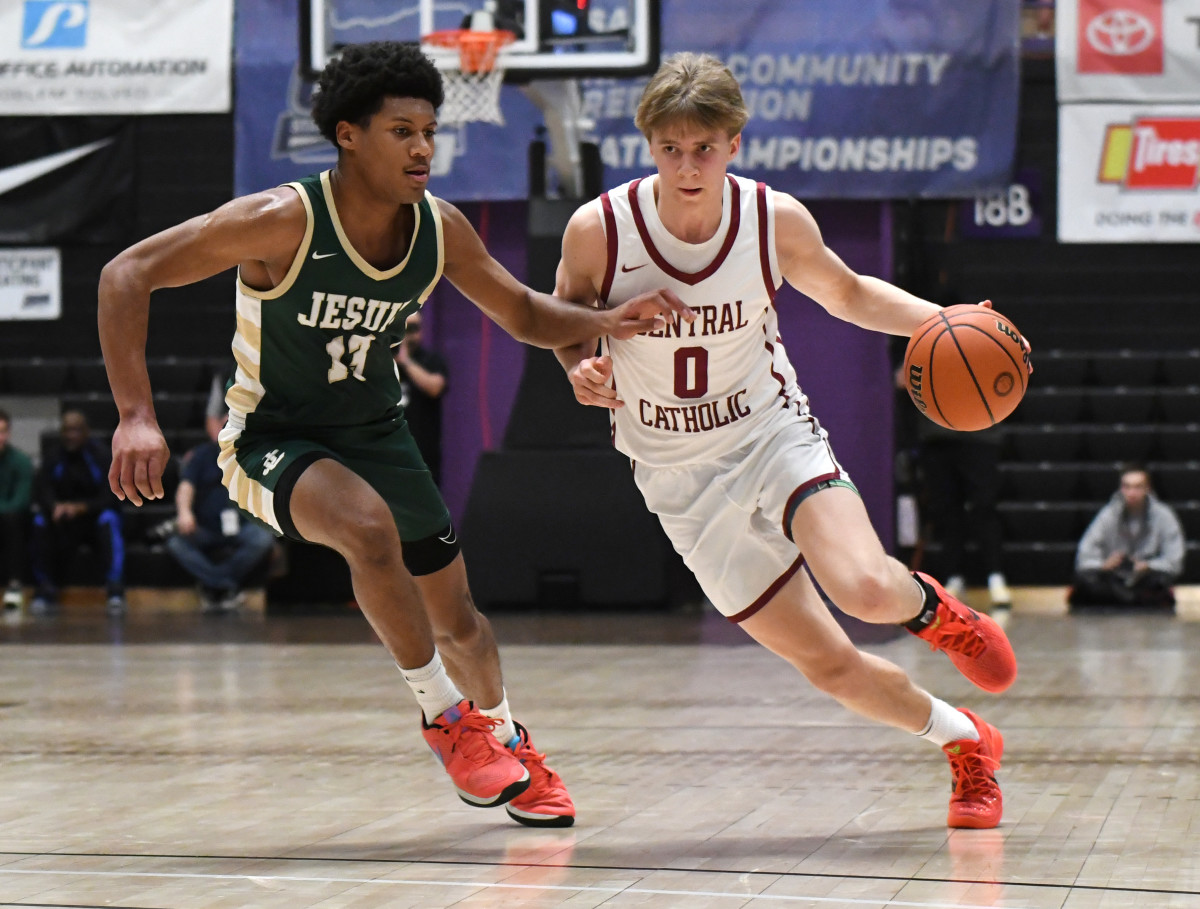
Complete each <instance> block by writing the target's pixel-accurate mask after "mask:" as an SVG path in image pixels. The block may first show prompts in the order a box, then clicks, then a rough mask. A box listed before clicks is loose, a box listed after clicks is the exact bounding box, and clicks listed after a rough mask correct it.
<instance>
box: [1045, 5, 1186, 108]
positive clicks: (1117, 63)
mask: <svg viewBox="0 0 1200 909" xmlns="http://www.w3.org/2000/svg"><path fill="white" fill-rule="evenodd" d="M1055 10H1056V11H1055V34H1056V37H1055V59H1056V68H1057V83H1058V100H1059V101H1063V102H1070V101H1133V102H1163V101H1166V102H1174V101H1184V102H1200V0H1058V3H1057V6H1056V7H1055Z"/></svg>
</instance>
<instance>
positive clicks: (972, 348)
mask: <svg viewBox="0 0 1200 909" xmlns="http://www.w3.org/2000/svg"><path fill="white" fill-rule="evenodd" d="M1028 360H1029V354H1028V353H1026V351H1025V348H1024V347H1022V346H1021V333H1020V332H1018V331H1017V329H1016V327H1015V326H1014V325H1013V324H1012V322H1010V321H1008V319H1006V318H1004V316H1002V315H1000V313H998V312H996V311H994V310H991V309H987V308H985V307H983V306H975V305H971V304H962V305H958V306H948V307H946V308H945V309H943V310H942V311H941V312H939V313H937V314H936V315H933V316H930V317H929V318H928V319H926V320H925V321H924V322H922V323H921V324H920V325H919V326H917V330H916V331H915V332H913V336H912V337H911V338H910V339H909V342H908V349H907V350H906V351H905V352H904V381H905V387H906V388H908V396H909V397H910V398H912V401H913V403H914V404H916V405H917V409H918V410H919V411H921V413H923V414H925V416H927V417H929V419H931V420H933V422H935V423H937V424H938V425H939V426H945V427H946V428H947V429H957V430H960V431H963V432H973V431H975V430H977V429H987V428H988V427H989V426H995V425H996V424H997V423H999V422H1000V421H1001V420H1003V419H1004V418H1005V417H1007V416H1008V415H1009V414H1010V413H1012V412H1013V411H1014V410H1015V409H1016V407H1017V405H1018V404H1020V403H1021V398H1022V397H1024V396H1025V388H1026V385H1027V384H1028V382H1029V369H1028V366H1027V364H1028Z"/></svg>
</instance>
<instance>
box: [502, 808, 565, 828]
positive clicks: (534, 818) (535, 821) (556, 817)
mask: <svg viewBox="0 0 1200 909" xmlns="http://www.w3.org/2000/svg"><path fill="white" fill-rule="evenodd" d="M504 810H505V811H507V812H508V816H509V817H510V818H512V819H513V820H514V821H516V822H517V823H518V824H524V825H525V826H526V827H570V826H572V825H573V824H574V823H575V815H573V814H532V813H531V812H528V811H522V810H521V809H520V808H514V807H513V806H512V805H505V806H504Z"/></svg>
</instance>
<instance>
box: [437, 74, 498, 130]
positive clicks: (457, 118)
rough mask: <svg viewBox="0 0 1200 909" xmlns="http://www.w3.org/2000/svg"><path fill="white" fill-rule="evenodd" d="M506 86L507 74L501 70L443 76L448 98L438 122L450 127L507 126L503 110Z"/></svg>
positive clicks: (440, 112)
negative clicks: (469, 125) (450, 125)
mask: <svg viewBox="0 0 1200 909" xmlns="http://www.w3.org/2000/svg"><path fill="white" fill-rule="evenodd" d="M503 82H504V70H502V69H500V68H499V67H495V68H493V69H491V70H488V71H486V72H479V73H465V72H462V71H461V70H449V71H446V72H443V73H442V87H443V88H444V89H445V92H446V98H445V100H444V101H443V102H442V106H441V108H440V109H439V110H438V119H439V120H441V121H442V122H443V123H449V124H458V123H470V122H485V123H495V124H497V125H499V126H503V125H504V114H503V113H502V112H501V110H500V86H501V85H502V84H503Z"/></svg>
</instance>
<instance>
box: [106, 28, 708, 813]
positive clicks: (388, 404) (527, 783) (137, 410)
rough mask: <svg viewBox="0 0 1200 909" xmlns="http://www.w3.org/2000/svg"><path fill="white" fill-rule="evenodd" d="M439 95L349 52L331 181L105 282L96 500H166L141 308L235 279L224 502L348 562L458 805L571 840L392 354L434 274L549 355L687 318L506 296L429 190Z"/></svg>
mask: <svg viewBox="0 0 1200 909" xmlns="http://www.w3.org/2000/svg"><path fill="white" fill-rule="evenodd" d="M442 98H443V95H442V80H441V75H440V73H439V72H438V70H437V68H436V67H435V66H434V65H433V64H432V63H431V62H430V61H429V60H428V59H427V58H426V57H425V56H424V55H423V54H421V52H420V50H419V49H417V48H415V47H412V46H410V45H403V44H400V43H396V42H376V43H372V44H366V45H358V46H353V47H349V48H347V49H346V50H345V51H344V53H343V54H342V55H341V56H340V57H339V58H338V59H336V60H334V61H332V62H330V64H329V65H328V66H327V67H326V68H325V70H324V72H323V73H322V74H321V77H320V85H319V92H318V94H317V95H316V98H315V101H314V105H313V119H314V120H315V121H316V123H317V125H318V126H319V127H320V129H321V131H322V133H323V134H324V135H325V136H326V137H327V138H328V139H329V140H330V141H331V142H333V143H334V145H335V146H336V148H337V150H338V161H337V165H336V166H335V167H334V168H333V169H332V170H330V171H327V172H325V173H322V174H319V175H316V176H312V177H308V178H305V179H303V180H300V181H298V182H297V183H291V184H288V185H286V186H282V187H276V188H274V189H269V190H266V191H264V192H260V193H255V194H252V195H248V196H244V197H241V198H238V199H234V200H233V201H231V202H229V203H227V204H226V205H223V206H221V207H220V208H218V209H217V210H216V211H213V212H211V213H209V214H207V215H202V216H200V217H196V218H193V219H191V220H189V221H186V222H184V223H183V224H180V225H178V226H176V227H172V228H170V229H168V230H165V231H163V232H161V233H159V234H156V235H154V236H152V237H149V238H148V239H146V240H143V241H142V242H140V243H138V244H136V245H134V246H132V247H130V248H129V249H127V250H125V251H124V252H123V253H121V254H120V255H118V256H117V257H116V258H115V259H113V260H112V261H111V262H110V263H109V264H108V265H107V266H106V267H105V268H104V271H103V273H102V275H101V279H100V289H99V325H100V341H101V346H102V348H103V351H104V359H105V362H106V364H107V366H108V375H109V382H110V384H111V386H112V390H113V396H114V398H115V400H116V404H117V408H118V410H119V413H120V423H119V425H118V427H117V430H116V433H115V434H114V436H113V461H112V469H111V471H110V474H109V482H110V484H111V486H112V488H113V491H114V492H115V493H116V494H117V495H118V496H120V497H121V498H122V499H128V500H129V501H131V502H133V503H134V504H135V505H140V504H141V503H142V501H143V500H144V499H148V498H160V497H161V496H162V494H163V487H162V473H163V468H164V466H165V465H166V462H167V458H168V450H167V445H166V442H165V441H164V439H163V435H162V432H161V431H160V429H159V426H158V423H157V420H156V418H155V415H154V409H153V403H152V397H151V389H150V383H149V379H148V377H147V370H146V360H145V345H146V333H147V322H148V309H149V303H150V296H151V293H152V292H153V291H154V290H156V289H158V288H162V287H177V286H179V285H183V284H189V283H192V282H195V281H199V280H201V279H203V278H206V277H209V276H211V275H214V274H217V273H219V272H221V271H224V270H226V269H228V268H232V267H234V266H236V267H237V268H238V277H237V333H236V335H235V336H234V340H233V353H234V356H235V358H236V360H237V370H236V372H235V375H234V378H233V382H232V383H231V385H230V387H229V390H228V392H227V394H226V398H225V400H226V404H227V405H228V407H229V422H228V425H227V426H226V428H225V430H224V431H223V432H222V433H221V437H220V442H221V455H220V464H221V467H222V470H223V473H224V482H225V485H226V486H227V487H228V488H229V494H230V498H231V499H233V500H234V501H235V502H237V504H238V505H239V507H241V508H242V509H243V510H244V511H246V512H248V513H249V514H251V515H253V516H254V517H255V518H257V519H258V520H260V521H262V522H263V523H265V524H267V525H269V526H270V527H272V528H273V529H274V530H275V531H276V532H277V533H279V534H282V535H284V536H287V537H289V538H292V539H296V540H304V541H309V542H312V543H318V544H322V545H325V546H328V547H330V548H332V549H334V550H336V551H337V552H339V553H340V554H341V555H342V556H344V557H345V559H346V561H347V562H348V564H349V566H350V573H351V578H352V582H353V585H354V593H355V597H356V598H357V600H358V603H359V605H360V606H361V608H362V611H363V613H364V614H365V615H366V617H367V619H368V620H369V621H370V623H371V625H372V627H373V628H374V629H375V631H376V633H377V634H378V635H379V638H380V639H381V640H382V642H383V644H384V646H386V647H387V649H388V651H389V652H390V653H391V655H392V657H393V658H394V659H395V661H396V663H397V665H398V666H399V667H400V669H401V672H402V674H403V675H404V678H405V679H406V681H408V683H409V685H410V686H411V688H412V689H413V692H414V694H415V695H416V698H417V701H418V702H419V704H420V706H421V709H422V712H423V714H424V717H423V722H422V728H423V733H424V735H425V738H426V741H427V742H428V743H429V745H430V747H431V748H432V749H433V751H434V754H435V755H437V757H438V758H439V759H440V760H441V761H442V763H443V764H444V765H445V768H446V771H447V772H448V773H449V774H450V777H451V779H452V781H453V783H454V785H455V787H456V788H457V790H458V793H459V795H460V796H461V797H462V798H463V800H464V801H467V802H468V803H470V804H474V805H480V806H490V805H499V804H505V805H506V808H507V810H508V813H509V814H510V815H511V816H512V817H513V818H514V819H515V820H517V821H519V822H520V823H524V824H528V825H531V826H569V825H570V824H572V823H573V822H574V815H575V810H574V806H573V804H572V802H571V798H570V796H569V795H568V794H567V790H566V788H565V787H564V786H563V784H562V781H561V779H560V778H559V777H558V775H557V774H556V773H554V771H552V770H550V769H549V768H548V767H547V766H546V764H545V760H544V757H545V756H544V755H542V754H541V753H539V752H538V751H536V750H535V749H534V748H533V745H532V742H531V741H530V738H529V734H528V732H527V731H526V730H525V729H524V727H522V726H520V725H519V724H517V723H515V722H514V721H513V719H512V717H511V715H510V712H509V708H508V701H507V697H506V696H505V692H504V688H503V683H502V678H501V671H500V661H499V656H498V655H497V652H496V644H495V641H494V639H493V637H492V632H491V630H490V627H489V625H488V622H487V620H486V619H485V618H484V617H483V616H482V615H480V613H479V612H478V611H477V610H476V609H475V606H474V604H473V602H472V600H471V595H470V593H469V591H468V589H467V578H466V572H465V569H464V567H463V559H462V555H461V553H460V552H459V548H458V544H457V542H456V537H455V533H454V529H453V527H452V526H451V524H450V516H449V513H448V512H447V510H446V506H445V505H444V504H443V502H442V498H441V495H440V494H439V493H438V490H437V488H436V487H435V486H434V484H433V480H432V477H431V475H430V473H429V471H428V470H427V469H426V467H425V464H424V462H423V461H422V460H421V456H420V454H419V453H418V451H417V448H416V446H415V445H414V443H413V441H412V436H411V434H410V432H409V429H408V426H407V425H406V423H405V422H404V418H403V414H402V413H401V411H400V408H399V406H398V405H397V402H398V401H399V400H400V398H401V389H400V385H399V380H398V378H397V375H396V370H395V367H394V365H393V361H392V354H391V350H390V348H391V346H392V345H394V344H396V343H398V342H399V340H400V338H401V337H402V336H403V332H404V323H405V319H406V318H407V317H408V316H409V315H411V314H412V313H413V312H416V311H417V310H419V309H420V307H421V306H422V305H423V304H424V303H425V301H426V299H428V297H429V294H430V293H431V291H432V290H433V287H434V285H435V284H436V283H437V281H438V279H439V278H440V277H441V276H442V275H443V274H444V275H445V276H446V277H447V278H449V279H450V281H451V283H452V284H454V286H455V287H457V288H458V289H459V290H460V291H461V292H462V293H463V294H464V295H465V296H466V297H468V298H469V299H470V300H471V301H472V302H473V303H475V305H476V306H478V307H479V308H480V309H481V310H482V311H483V312H485V313H486V314H487V315H488V316H489V317H491V318H492V319H493V320H494V321H496V322H497V323H498V324H499V325H500V326H501V327H502V328H503V329H504V330H505V331H507V332H508V333H509V334H511V335H512V336H513V337H515V338H517V339H518V340H521V341H524V342H526V343H529V344H534V345H537V346H541V347H547V348H552V347H562V346H566V345H570V344H575V343H578V342H581V341H583V340H584V339H586V338H591V337H596V336H598V335H612V336H615V337H620V338H628V337H632V336H633V335H634V334H636V333H639V332H645V331H650V330H654V329H655V328H656V327H661V326H662V325H663V324H665V319H664V315H665V314H667V313H677V312H678V313H683V315H684V317H685V318H690V317H691V315H692V314H691V312H690V310H688V309H687V308H686V307H685V306H683V304H682V303H681V302H680V301H679V298H678V297H676V296H675V295H674V294H672V293H670V292H666V293H660V292H654V293H648V294H643V295H641V296H639V297H637V298H636V299H633V300H630V301H629V302H628V303H626V304H624V305H622V306H620V307H615V308H613V309H610V310H604V311H595V310H591V309H589V308H587V307H582V306H578V305H575V304H571V303H567V302H564V301H562V300H558V299H556V298H554V297H550V296H548V295H545V294H540V293H536V292H534V291H533V290H530V289H529V288H528V287H525V286H524V285H522V284H521V283H519V282H518V281H517V280H516V279H515V278H513V277H512V276H511V275H510V274H509V273H508V272H507V271H505V269H504V268H503V267H502V266H501V265H500V264H499V263H498V262H496V261H495V260H494V259H493V258H492V257H491V256H490V255H489V254H488V252H487V250H486V249H485V248H484V246H483V244H482V242H481V241H480V239H479V237H478V235H477V234H476V233H475V231H474V229H473V228H472V227H471V225H470V223H469V222H468V221H467V219H466V218H465V217H464V216H463V215H462V213H461V212H459V211H458V210H457V209H456V208H454V207H453V206H452V205H449V204H447V203H446V202H443V201H441V200H440V199H437V198H435V197H434V196H432V195H430V194H429V193H428V192H427V190H426V184H427V183H428V180H429V173H430V162H431V161H432V158H433V147H434V133H435V131H436V127H437V108H438V107H439V106H440V105H441V103H442ZM443 660H444V663H443Z"/></svg>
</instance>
